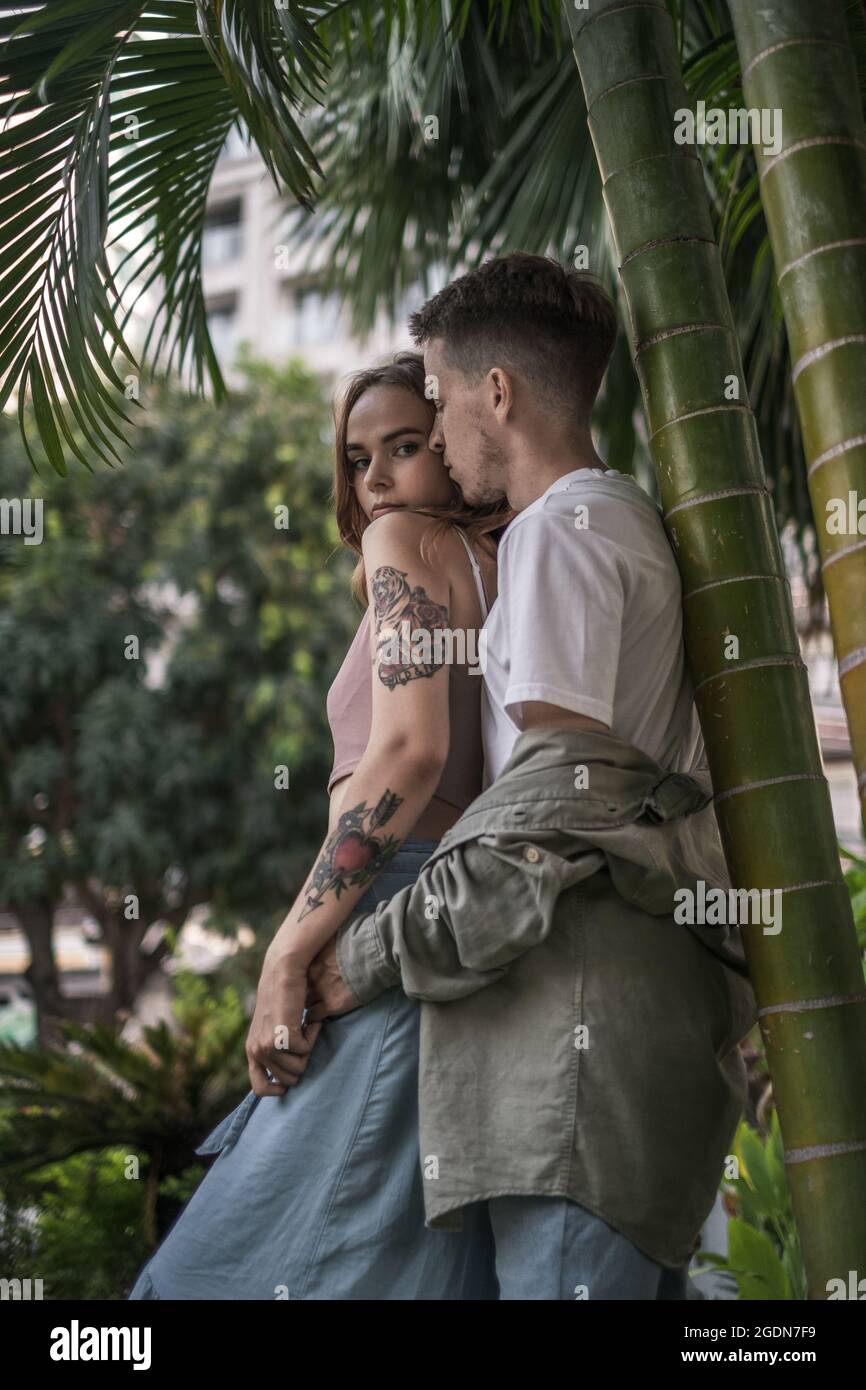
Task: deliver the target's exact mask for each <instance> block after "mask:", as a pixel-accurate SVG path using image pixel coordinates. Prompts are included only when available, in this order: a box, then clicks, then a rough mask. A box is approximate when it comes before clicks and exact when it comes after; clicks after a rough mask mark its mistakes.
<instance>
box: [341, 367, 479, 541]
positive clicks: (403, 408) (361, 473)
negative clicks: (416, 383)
mask: <svg viewBox="0 0 866 1390" xmlns="http://www.w3.org/2000/svg"><path fill="white" fill-rule="evenodd" d="M434 415H435V411H434V408H433V406H432V404H431V403H429V402H428V401H424V400H422V399H421V398H420V397H419V396H416V395H415V393H414V391H409V390H407V389H405V388H404V387H402V386H371V387H370V389H369V391H365V392H364V394H363V396H361V397H360V398H359V399H358V400H357V401H356V402H355V404H354V406H353V407H352V410H351V412H350V414H349V419H348V423H347V429H346V457H347V459H348V462H349V471H350V475H351V477H352V480H353V485H354V488H355V493H356V496H357V498H358V502H359V503H360V505H361V509H362V510H363V512H364V514H365V516H368V517H369V518H370V520H371V521H372V520H373V519H374V518H375V517H376V516H380V515H381V514H382V512H383V511H385V510H387V509H389V508H393V507H410V508H411V507H439V506H443V505H445V504H446V503H448V502H450V501H452V500H453V498H454V488H453V485H452V483H451V480H450V477H449V475H448V471H447V469H446V468H445V466H444V464H443V463H442V455H441V453H439V452H436V453H434V452H433V450H432V449H431V448H430V447H429V444H428V440H429V437H430V431H431V430H432V428H433V419H434Z"/></svg>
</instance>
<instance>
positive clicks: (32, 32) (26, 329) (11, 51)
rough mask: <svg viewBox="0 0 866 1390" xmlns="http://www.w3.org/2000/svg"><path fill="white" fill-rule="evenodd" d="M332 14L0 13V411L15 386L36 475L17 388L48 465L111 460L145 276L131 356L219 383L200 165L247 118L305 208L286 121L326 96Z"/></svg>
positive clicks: (194, 7) (306, 164)
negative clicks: (326, 21)
mask: <svg viewBox="0 0 866 1390" xmlns="http://www.w3.org/2000/svg"><path fill="white" fill-rule="evenodd" d="M333 8H334V6H328V5H317V6H308V5H305V4H303V3H298V0H290V3H288V4H287V5H286V6H285V7H283V6H278V5H275V4H274V5H272V4H268V5H262V4H261V3H260V0H220V3H217V0H150V3H148V0H51V2H50V3H45V2H44V0H36V2H35V3H34V4H33V6H32V7H31V8H30V9H29V10H27V11H26V12H24V14H23V15H22V13H21V12H20V11H19V12H18V13H12V12H9V11H7V12H5V13H2V14H0V159H2V161H3V165H4V180H3V187H2V195H0V231H2V234H3V240H2V249H0V407H2V406H3V405H5V403H6V402H7V401H8V400H9V398H10V397H11V396H12V395H13V393H15V392H17V395H18V405H19V419H20V424H21V430H22V436H23V437H24V441H25V446H26V448H27V451H28V454H29V456H30V458H31V461H32V463H33V465H34V467H37V468H38V466H39V464H38V461H37V458H36V456H35V455H34V453H33V451H32V449H31V444H30V441H29V440H28V438H27V432H26V425H25V420H26V415H25V402H26V398H27V396H28V395H29V396H30V397H31V399H32V403H33V407H34V419H35V424H36V432H37V434H38V436H39V438H40V440H41V443H42V447H43V450H44V453H45V455H46V456H47V458H48V461H49V463H50V465H51V466H52V467H53V468H54V469H55V470H56V471H57V472H59V473H65V472H66V469H67V458H68V457H69V455H70V454H71V455H74V456H75V457H77V458H78V459H79V461H80V462H81V463H83V464H84V465H85V467H87V468H90V467H91V459H92V458H93V457H97V458H100V459H102V460H103V461H105V462H106V463H109V464H111V463H112V462H113V461H114V460H117V459H118V458H119V454H118V451H117V447H116V445H117V442H118V441H119V440H122V439H124V438H125V434H126V427H127V426H128V425H129V423H130V420H131V416H130V414H129V413H128V410H127V396H128V395H129V396H131V397H132V399H137V393H136V392H135V391H131V392H130V391H129V390H128V382H127V380H126V379H125V378H126V377H127V376H128V374H129V372H130V370H132V371H134V373H135V375H136V376H137V375H138V374H139V373H140V371H141V370H142V368H141V366H140V365H139V363H138V362H137V361H136V359H135V356H134V353H133V351H132V349H131V348H130V346H129V344H128V342H127V340H126V336H125V334H126V333H127V332H128V325H129V316H130V314H131V312H132V310H133V308H134V306H135V304H136V303H137V302H138V300H139V299H140V297H141V295H142V294H143V293H145V292H146V291H147V290H148V288H149V287H150V286H151V285H153V284H158V285H159V303H158V307H157V309H156V311H155V313H154V314H153V315H152V322H151V327H150V331H149V333H148V335H147V338H146V341H145V345H144V351H143V354H142V355H143V360H144V361H147V360H148V356H149V354H150V353H151V352H152V353H153V355H154V356H155V357H161V358H162V362H161V365H163V366H166V367H169V368H170V367H173V366H177V368H178V369H180V368H182V367H183V366H184V365H185V364H187V363H190V362H191V364H192V368H193V373H194V376H195V378H196V380H197V383H198V385H199V387H203V386H204V384H205V381H206V380H209V381H210V382H211V384H212V385H213V388H214V390H215V392H216V393H217V395H219V394H220V393H221V392H222V390H223V389H224V388H223V383H222V377H221V375H220V370H219V366H218V363H217V360H216V356H215V354H214V351H213V347H212V344H211V341H210V336H209V334H208V329H207V322H206V317H205V308H204V297H203V293H202V280H201V238H202V231H203V224H204V207H205V200H206V197H207V190H208V186H209V183H210V179H211V175H212V172H213V167H214V164H215V162H216V160H217V157H218V155H219V151H220V149H221V147H222V144H223V143H224V141H225V138H226V135H227V134H228V132H229V130H230V129H231V127H232V125H233V124H234V123H235V122H237V121H238V119H239V118H242V119H243V121H244V122H245V125H246V127H247V129H248V130H249V132H250V135H251V138H252V140H253V141H254V143H255V144H256V145H257V147H258V149H259V152H260V153H261V155H262V158H263V160H264V162H265V165H266V167H267V168H268V170H269V171H270V173H271V175H272V177H273V178H274V179H275V181H276V182H277V184H278V185H279V187H280V188H281V189H285V190H287V191H288V192H289V193H290V194H291V195H292V196H293V197H295V198H296V199H298V200H299V202H301V203H302V204H304V205H306V206H309V205H310V201H311V196H312V188H313V179H314V178H315V177H316V175H317V173H318V164H317V162H316V158H315V155H314V154H313V151H312V149H311V147H310V145H309V143H308V141H307V139H306V137H305V136H304V134H303V132H302V130H301V126H300V122H299V117H298V113H299V111H300V110H301V108H302V106H303V104H304V102H306V101H311V100H316V99H318V97H319V96H320V95H321V92H322V91H323V88H324V81H325V72H326V66H327V52H326V48H325V45H324V42H323V40H322V38H321V37H320V35H319V34H318V32H317V28H316V26H317V24H318V23H319V22H320V21H321V20H322V19H323V18H327V16H328V15H329V14H330V12H331V10H332V9H333ZM130 236H131V237H132V244H131V245H126V246H125V248H124V250H123V253H122V255H121V259H120V263H119V265H118V264H114V265H113V264H112V260H111V258H110V256H109V248H111V247H114V248H115V252H114V260H115V261H117V257H118V254H120V253H118V252H117V250H116V245H117V242H118V238H119V237H130ZM121 270H123V271H124V272H125V274H124V275H123V276H121V274H120V272H121ZM118 354H119V355H120V357H121V358H122V359H123V360H124V361H125V363H126V364H128V365H126V366H124V365H123V364H122V363H121V365H120V367H118V365H116V359H117V357H118ZM76 426H77V429H76ZM79 433H80V439H79ZM82 441H83V442H82Z"/></svg>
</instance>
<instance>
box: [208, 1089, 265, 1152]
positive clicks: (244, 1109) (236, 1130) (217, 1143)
mask: <svg viewBox="0 0 866 1390" xmlns="http://www.w3.org/2000/svg"><path fill="white" fill-rule="evenodd" d="M260 1100H261V1096H258V1095H256V1093H255V1091H250V1092H249V1094H248V1095H246V1096H244V1099H243V1100H242V1101H241V1103H240V1105H237V1106H235V1109H234V1110H232V1111H231V1113H230V1114H228V1115H226V1117H225V1119H224V1120H220V1122H219V1124H218V1125H217V1127H216V1129H213V1130H211V1132H210V1134H209V1135H208V1136H207V1138H206V1139H204V1140H202V1142H201V1143H200V1144H199V1146H198V1148H197V1149H196V1153H197V1154H202V1155H206V1154H217V1153H221V1152H222V1151H223V1149H230V1148H231V1147H232V1145H233V1144H235V1143H237V1140H238V1137H239V1135H240V1133H241V1130H242V1129H243V1128H244V1125H245V1124H246V1122H247V1120H248V1119H249V1118H250V1115H251V1114H252V1113H253V1111H254V1110H255V1108H256V1106H257V1104H258V1102H259V1101H260Z"/></svg>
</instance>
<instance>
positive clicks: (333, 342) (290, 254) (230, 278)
mask: <svg viewBox="0 0 866 1390" xmlns="http://www.w3.org/2000/svg"><path fill="white" fill-rule="evenodd" d="M285 210H286V205H285V204H284V203H283V202H281V200H280V199H279V198H278V196H277V194H276V191H275V189H274V185H273V182H272V180H271V178H270V176H269V175H268V174H267V172H266V170H265V168H264V165H263V164H262V161H261V159H260V158H259V156H258V155H257V154H254V153H252V152H251V151H250V150H249V149H248V148H247V147H246V145H245V144H244V142H243V140H242V139H241V137H240V136H239V135H237V134H236V133H233V134H232V135H231V136H230V137H229V139H228V141H227V142H226V145H225V147H224V149H223V153H222V155H221V157H220V159H219V161H218V163H217V166H216V169H215V171H214V177H213V181H212V184H211V194H210V199H209V205H208V211H207V214H206V218H205V227H204V237H203V248H202V265H203V271H204V286H205V295H206V309H207V319H208V325H209V327H210V332H211V337H212V339H213V343H214V347H215V349H216V352H217V356H218V357H219V359H220V365H221V366H223V367H224V369H225V370H226V371H227V372H228V374H229V376H231V364H232V361H233V359H234V357H235V354H236V352H237V349H238V347H239V346H240V344H241V343H242V342H247V343H248V344H249V346H250V348H251V350H252V352H253V354H254V355H255V356H256V357H260V358H263V359H265V360H267V361H272V362H280V361H284V360H286V359H287V358H289V357H292V356H300V357H303V358H304V359H305V361H306V362H307V363H308V364H309V366H310V367H312V368H313V370H314V371H316V372H318V373H320V374H321V375H322V376H323V377H324V378H326V379H328V380H336V379H338V378H339V377H341V376H343V375H344V374H345V373H347V372H350V371H355V370H357V369H358V368H359V367H363V366H367V365H369V364H370V363H371V362H373V361H375V360H377V359H378V358H380V357H381V356H383V355H384V354H386V353H388V352H390V351H392V350H393V349H395V348H397V347H404V348H405V347H411V346H412V342H411V339H410V337H409V334H408V331H407V330H406V328H405V327H404V326H403V327H401V326H400V324H398V325H397V326H396V327H395V326H394V325H391V324H390V323H389V322H388V320H387V318H386V316H385V315H384V314H383V315H380V317H379V319H378V320H377V322H376V324H375V327H374V329H373V332H372V333H371V335H370V336H369V338H368V339H367V340H366V341H363V342H362V341H360V340H358V339H357V338H355V337H354V336H353V334H352V331H351V327H350V322H349V315H348V314H347V312H346V311H345V310H344V308H343V306H342V304H341V303H340V300H339V299H338V298H337V297H336V296H335V295H333V294H329V293H328V291H327V290H326V289H325V287H324V285H323V284H322V277H321V274H318V273H317V272H316V268H315V262H313V264H312V265H310V264H308V256H307V253H306V252H305V251H301V250H298V249H295V250H290V247H289V245H288V242H287V239H286V233H285V226H284V224H285ZM319 264H320V265H321V260H320V261H319ZM422 298H423V296H422V294H421V291H420V289H419V290H417V291H416V292H415V293H411V294H409V295H407V296H406V299H405V302H404V304H403V305H402V306H401V313H400V321H401V323H402V324H403V325H405V322H406V317H407V316H408V314H409V312H410V311H411V310H412V309H415V308H417V307H418V306H419V305H420V304H421V302H422Z"/></svg>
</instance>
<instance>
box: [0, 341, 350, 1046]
mask: <svg viewBox="0 0 866 1390" xmlns="http://www.w3.org/2000/svg"><path fill="white" fill-rule="evenodd" d="M245 372H246V384H245V388H244V390H243V391H241V392H240V393H238V394H235V395H233V396H231V397H230V398H229V400H228V401H227V402H226V403H224V404H223V405H222V406H220V407H219V408H216V407H215V406H214V405H213V404H211V403H208V402H206V401H201V400H192V399H190V398H188V397H185V396H183V395H181V394H179V393H176V392H172V391H171V390H168V389H166V388H164V387H161V388H158V389H156V390H155V391H154V396H153V399H152V401H149V402H148V403H147V404H148V410H147V415H146V423H145V425H144V427H143V428H142V430H141V432H140V433H139V435H138V440H137V447H136V449H135V457H134V465H133V462H132V461H130V464H128V465H127V466H125V467H122V468H115V469H113V470H107V469H105V470H100V471H99V472H98V473H93V474H90V475H85V474H81V475H79V476H78V477H77V478H76V480H75V482H74V483H72V482H70V481H64V480H62V479H60V478H59V477H58V476H57V475H56V474H54V473H53V472H51V471H47V476H45V477H43V478H41V479H40V478H37V477H36V476H35V475H34V474H33V472H32V469H31V465H30V463H29V461H28V459H27V458H26V456H25V454H24V452H23V450H22V448H21V444H20V438H19V436H18V434H17V430H16V429H15V427H14V425H13V424H12V423H11V422H9V421H8V420H4V421H2V422H0V467H2V476H3V479H4V487H5V490H6V493H7V496H9V495H10V494H11V495H15V494H17V495H19V496H21V495H29V496H31V497H33V498H38V499H41V501H42V506H43V530H44V537H43V540H42V543H41V544H38V545H35V544H34V545H30V544H26V543H25V538H24V537H23V536H16V535H6V536H4V537H3V538H2V541H0V603H2V611H0V647H2V650H3V653H4V661H3V664H2V670H0V844H2V853H0V906H2V907H3V908H4V909H6V910H8V911H12V912H14V913H15V914H16V915H17V916H18V918H19V920H20V922H21V924H22V927H23V929H24V931H25V932H26V934H27V937H28V940H29V942H30V947H31V951H32V967H31V982H32V985H33V988H34V991H35V996H36V1002H37V1008H38V1013H39V1018H40V1035H41V1036H42V1037H43V1038H44V1037H46V1036H47V1035H46V1033H45V1028H46V1026H49V1025H47V1020H48V1019H50V1018H51V1017H52V1016H54V1017H56V1016H59V1015H64V1014H66V1015H72V1016H77V1017H102V1018H104V1019H106V1020H113V1019H114V1018H115V1016H116V1014H117V1012H118V1011H127V1010H129V1009H130V1008H131V1007H132V1005H133V1003H134V1001H135V998H136V995H137V993H138V991H139V989H140V988H141V985H142V984H143V982H144V981H145V980H146V979H147V978H148V976H149V975H150V974H151V973H152V972H153V971H154V970H155V969H156V968H157V967H158V966H159V963H160V961H161V960H162V959H163V957H164V956H165V954H166V952H167V950H168V945H167V941H166V940H165V938H163V940H162V941H154V942H153V944H152V945H151V944H150V943H151V940H152V938H153V937H154V936H157V935H158V932H156V931H155V932H154V933H152V934H151V938H149V941H148V946H147V947H146V948H144V949H143V947H142V942H143V939H144V937H145V934H146V933H147V932H148V929H149V928H150V927H151V926H152V925H155V924H157V923H159V922H162V923H167V924H171V925H173V926H175V927H178V926H180V925H181V924H182V923H183V922H184V921H185V920H186V917H187V915H188V913H189V911H190V909H191V908H192V907H194V906H195V905H196V904H208V905H209V908H210V919H211V921H212V922H213V923H214V924H215V925H218V926H219V927H221V928H224V929H231V928H233V927H236V926H237V925H238V924H239V923H242V922H245V923H249V924H250V925H251V926H252V927H253V929H254V930H256V931H259V930H267V929H270V930H273V929H275V928H276V926H277V925H278V923H279V920H280V917H281V915H282V914H283V913H285V911H286V910H287V908H288V906H289V905H290V902H291V901H292V899H293V898H294V896H295V895H296V893H297V891H298V890H299V889H300V887H301V884H302V883H303V880H304V877H305V876H306V874H307V873H308V872H309V868H310V862H311V860H312V858H313V857H314V856H315V853H316V851H317V849H318V847H319V845H320V843H321V838H322V834H323V832H324V827H325V824H326V820H327V797H326V793H325V784H326V778H327V772H328V768H329V766H330V758H331V743H330V735H329V733H328V729H327V723H326V717H325V695H326V691H327V687H328V685H329V683H330V681H331V680H332V678H333V676H334V673H335V671H336V670H337V668H338V666H339V663H340V661H341V660H342V657H343V655H344V653H345V649H346V647H347V645H348V643H349V641H350V640H351V635H352V632H353V630H354V628H355V627H356V626H357V619H358V613H357V609H355V608H354V605H353V603H352V601H351V599H350V598H349V590H348V576H349V573H350V571H351V567H352V559H350V557H349V555H348V554H345V555H343V554H342V553H340V549H341V548H340V546H339V539H338V536H337V532H336V526H335V523H334V520H333V516H332V509H331V506H330V501H329V490H330V466H329V463H328V457H327V456H328V449H329V445H328V442H327V436H328V433H329V419H328V412H327V408H326V402H325V400H324V398H323V394H322V391H321V388H320V386H319V384H318V382H317V381H316V379H315V377H314V376H312V375H311V374H310V373H309V372H308V371H307V370H306V369H305V368H304V367H302V366H301V365H300V364H297V363H295V364H292V365H290V366H288V367H287V368H285V369H284V370H282V371H277V370H274V369H271V368H268V367H263V366H256V365H253V364H251V363H247V365H246V368H245ZM279 769H284V770H285V771H284V772H283V773H280V772H279ZM286 781H287V782H288V786H287V787H285V786H283V783H285V782H286ZM70 893H71V894H72V895H74V897H75V898H76V899H77V900H78V902H80V903H81V904H82V905H83V907H84V908H86V910H87V911H88V912H89V913H90V914H92V916H93V917H94V918H95V919H96V921H97V922H98V924H99V928H100V933H101V939H102V941H103V942H104V943H105V946H106V947H107V948H108V952H109V955H110V960H111V989H110V992H109V994H108V995H107V996H106V997H104V998H99V999H96V1000H89V1001H86V1000H85V1001H81V1000H78V999H66V998H64V997H63V995H62V992H61V988H60V982H59V979H58V974H57V968H56V963H55V960H54V953H53V946H52V934H51V927H52V921H53V917H54V913H55V911H56V909H57V908H58V907H59V906H60V905H61V903H62V902H63V901H64V897H65V896H66V895H68V894H70Z"/></svg>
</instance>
